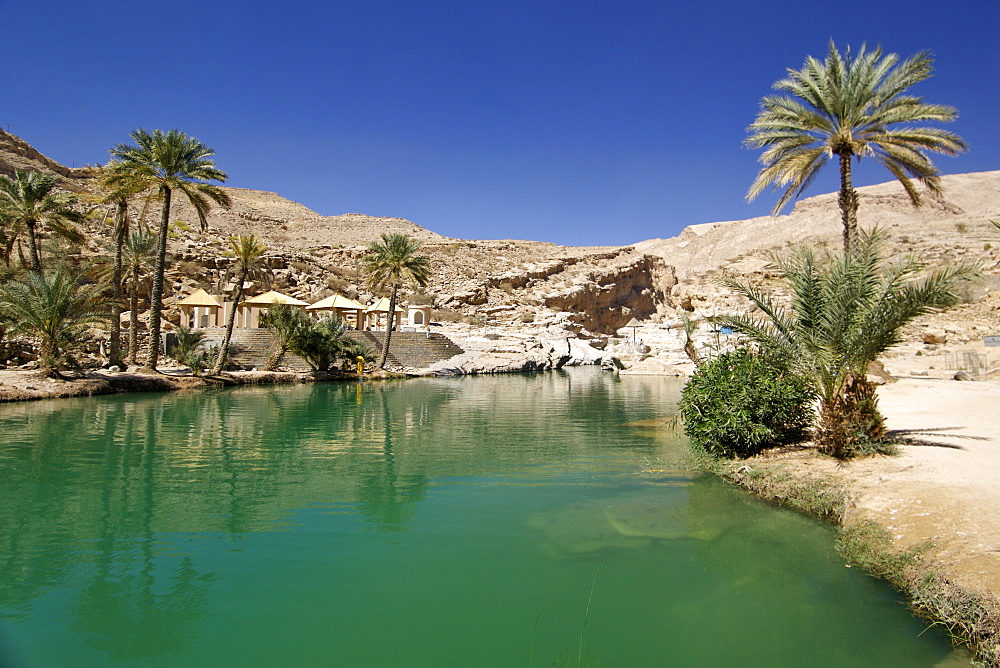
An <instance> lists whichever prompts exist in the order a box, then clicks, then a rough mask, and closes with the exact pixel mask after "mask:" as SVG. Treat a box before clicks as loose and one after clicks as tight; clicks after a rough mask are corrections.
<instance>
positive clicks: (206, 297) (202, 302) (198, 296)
mask: <svg viewBox="0 0 1000 668" xmlns="http://www.w3.org/2000/svg"><path fill="white" fill-rule="evenodd" d="M177 305H178V306H207V307H208V308H213V307H214V308H222V304H220V303H219V300H218V299H216V298H215V297H213V296H212V295H210V294H208V293H207V292H205V291H204V290H202V289H201V288H198V289H197V290H195V291H194V292H192V293H191V294H189V295H188V296H187V297H185V298H184V299H182V300H180V301H179V302H177Z"/></svg>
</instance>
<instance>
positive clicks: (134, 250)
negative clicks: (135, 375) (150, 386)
mask: <svg viewBox="0 0 1000 668" xmlns="http://www.w3.org/2000/svg"><path fill="white" fill-rule="evenodd" d="M155 266H156V237H155V236H153V235H152V234H150V233H149V231H148V230H146V229H145V228H139V229H137V230H132V231H131V232H130V233H129V235H128V238H127V239H126V240H125V245H124V246H122V274H123V276H124V278H125V284H126V285H127V286H128V293H129V328H128V360H129V364H130V365H132V366H135V365H136V364H137V358H138V356H139V287H140V284H141V283H142V282H143V280H144V279H147V278H148V275H149V274H150V273H151V272H152V271H153V268H154V267H155Z"/></svg>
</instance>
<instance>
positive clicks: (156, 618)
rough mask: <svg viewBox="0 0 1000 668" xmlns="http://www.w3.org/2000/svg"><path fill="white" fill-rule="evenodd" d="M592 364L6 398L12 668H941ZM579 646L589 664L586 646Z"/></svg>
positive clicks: (669, 404) (916, 629)
mask: <svg viewBox="0 0 1000 668" xmlns="http://www.w3.org/2000/svg"><path fill="white" fill-rule="evenodd" d="M679 390H680V385H679V384H678V383H677V382H676V381H674V380H672V379H664V378H656V377H646V378H643V377H631V378H628V377H622V378H617V377H614V376H612V375H611V374H602V373H601V372H600V371H599V370H594V369H579V370H572V371H568V372H552V373H546V374H539V375H535V376H525V375H508V376H499V377H483V378H454V379H419V380H411V381H406V382H401V383H383V384H321V385H315V386H297V387H291V388H289V387H268V388H249V389H239V390H219V391H208V392H177V393H171V394H164V395H160V394H157V395H132V396H125V397H102V398H93V399H86V400H60V401H52V402H42V403H25V404H12V405H5V406H0V434H2V439H0V482H2V484H3V493H2V495H0V665H4V666H11V665H12V666H62V665H74V666H105V665H142V666H146V665H154V666H208V665H211V666H242V665H330V666H333V665H336V666H528V665H535V666H549V665H552V664H553V662H554V661H556V662H559V663H560V665H564V664H563V663H562V662H564V661H565V662H566V663H568V664H569V665H576V664H577V663H578V660H579V659H580V658H581V657H582V659H583V663H584V664H585V665H602V666H613V665H616V666H663V665H685V666H687V665H701V666H746V665H757V666H765V665H766V666H792V665H795V666H801V665H808V666H861V665H865V666H930V665H933V664H934V663H936V662H938V661H940V660H942V659H944V658H945V657H947V656H948V654H949V651H950V650H949V645H948V642H947V640H946V638H944V637H943V635H942V634H940V633H938V632H937V631H936V630H935V629H932V630H928V631H926V632H924V631H925V626H926V624H925V623H923V622H921V621H919V620H916V619H914V618H912V617H911V616H910V615H909V614H908V613H907V611H906V609H905V608H904V606H903V605H902V604H901V601H900V599H899V597H898V596H897V595H896V594H895V593H894V592H893V591H892V590H891V589H890V588H888V587H887V586H886V585H884V584H883V583H881V582H878V581H875V580H873V579H870V578H868V577H865V576H864V575H863V574H861V573H859V572H858V571H857V569H850V568H845V565H844V563H843V561H842V560H840V559H839V558H837V556H836V553H835V552H834V550H833V534H832V531H831V530H830V529H829V528H828V527H825V526H823V525H820V524H817V523H815V522H813V521H810V520H808V519H806V518H804V517H801V516H798V515H796V514H794V513H791V512H787V511H784V510H781V509H776V508H773V507H770V506H767V505H765V504H762V503H760V502H758V501H756V500H755V499H753V498H751V497H749V496H747V495H745V494H742V493H739V492H737V491H735V490H733V489H730V488H728V487H726V486H725V485H723V484H721V483H718V482H717V481H714V480H712V479H708V478H704V477H699V476H695V475H693V474H692V473H690V472H688V471H687V470H686V469H685V467H684V464H683V456H684V444H683V442H682V440H681V438H680V437H679V436H678V435H676V434H674V433H672V432H670V431H669V430H665V429H662V428H659V425H661V424H662V423H663V421H664V419H665V418H666V417H668V416H669V415H671V414H672V410H673V405H674V403H675V402H676V399H677V397H678V393H679ZM581 636H582V650H581Z"/></svg>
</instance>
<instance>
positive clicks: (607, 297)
mask: <svg viewBox="0 0 1000 668" xmlns="http://www.w3.org/2000/svg"><path fill="white" fill-rule="evenodd" d="M615 260H617V261H616V262H615V263H614V264H612V265H611V266H608V267H606V268H601V269H598V270H595V271H593V272H589V273H588V274H586V275H584V276H583V277H581V279H580V282H578V283H575V284H574V285H572V286H571V287H570V288H569V289H568V290H566V291H565V292H561V293H556V294H552V295H549V296H547V297H545V298H544V299H543V300H542V303H543V304H544V305H545V306H546V307H547V308H550V309H552V310H555V311H566V312H568V313H570V314H571V315H570V320H571V321H572V322H575V323H577V324H579V325H580V326H582V327H584V328H585V329H587V330H589V331H590V332H594V333H597V334H613V333H614V332H615V331H616V330H617V329H619V328H620V327H622V326H624V325H625V323H627V322H628V321H629V320H631V319H632V318H635V319H636V320H645V319H647V318H649V317H650V316H652V315H654V314H655V313H657V311H658V309H659V308H660V306H661V305H662V304H663V303H664V302H665V301H666V300H667V298H668V297H669V295H670V290H671V288H672V287H673V285H674V283H675V282H676V279H675V278H674V273H673V268H672V267H670V266H668V265H667V264H666V263H665V262H664V261H663V260H662V259H661V258H656V257H653V256H650V255H640V254H629V255H627V256H619V257H618V258H615Z"/></svg>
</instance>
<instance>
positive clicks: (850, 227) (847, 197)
mask: <svg viewBox="0 0 1000 668" xmlns="http://www.w3.org/2000/svg"><path fill="white" fill-rule="evenodd" d="M837 204H839V205H840V219H841V221H842V222H843V224H844V254H845V255H846V254H847V253H849V252H850V251H851V245H852V244H853V243H854V238H855V237H856V236H857V234H858V191H857V190H855V189H854V185H853V184H852V182H851V154H850V153H841V154H840V196H839V197H838V198H837Z"/></svg>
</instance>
